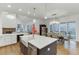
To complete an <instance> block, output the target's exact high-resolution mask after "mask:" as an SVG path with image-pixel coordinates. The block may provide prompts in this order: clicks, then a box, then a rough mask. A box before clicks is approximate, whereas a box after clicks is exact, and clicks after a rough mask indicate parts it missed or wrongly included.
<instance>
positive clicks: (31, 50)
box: [20, 42, 57, 55]
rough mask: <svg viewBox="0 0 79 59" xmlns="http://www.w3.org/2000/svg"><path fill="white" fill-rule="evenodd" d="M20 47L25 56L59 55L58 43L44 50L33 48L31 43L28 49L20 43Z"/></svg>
mask: <svg viewBox="0 0 79 59" xmlns="http://www.w3.org/2000/svg"><path fill="white" fill-rule="evenodd" d="M20 47H21V52H22V53H23V54H24V55H56V54H57V42H53V43H52V44H50V45H48V46H46V47H44V48H42V49H38V48H37V47H35V46H33V45H32V44H30V43H28V47H26V46H25V45H24V44H22V43H20Z"/></svg>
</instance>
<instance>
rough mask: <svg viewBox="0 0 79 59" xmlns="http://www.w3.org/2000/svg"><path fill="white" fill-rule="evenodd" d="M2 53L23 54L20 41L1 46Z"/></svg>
mask: <svg viewBox="0 0 79 59" xmlns="http://www.w3.org/2000/svg"><path fill="white" fill-rule="evenodd" d="M0 55H22V53H21V52H20V46H19V43H16V44H13V45H9V46H5V47H0Z"/></svg>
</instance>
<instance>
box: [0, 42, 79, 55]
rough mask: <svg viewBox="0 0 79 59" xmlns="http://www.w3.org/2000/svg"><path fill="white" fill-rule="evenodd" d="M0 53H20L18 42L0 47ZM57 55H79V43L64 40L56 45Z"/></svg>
mask: <svg viewBox="0 0 79 59" xmlns="http://www.w3.org/2000/svg"><path fill="white" fill-rule="evenodd" d="M0 55H22V53H21V51H20V45H19V43H16V44H14V45H10V46H5V47H0ZM57 55H79V43H78V42H75V41H70V43H69V42H68V41H65V43H64V44H58V45H57Z"/></svg>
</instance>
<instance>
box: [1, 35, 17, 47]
mask: <svg viewBox="0 0 79 59" xmlns="http://www.w3.org/2000/svg"><path fill="white" fill-rule="evenodd" d="M16 42H17V36H16V35H14V34H3V35H0V47H2V46H6V45H10V44H14V43H16Z"/></svg>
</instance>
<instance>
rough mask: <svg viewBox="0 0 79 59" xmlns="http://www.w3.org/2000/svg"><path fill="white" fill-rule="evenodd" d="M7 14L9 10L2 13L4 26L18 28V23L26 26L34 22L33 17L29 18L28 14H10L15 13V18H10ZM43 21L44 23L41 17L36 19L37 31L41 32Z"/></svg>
mask: <svg viewBox="0 0 79 59" xmlns="http://www.w3.org/2000/svg"><path fill="white" fill-rule="evenodd" d="M7 14H8V13H7V12H5V13H2V14H1V15H2V16H1V17H2V27H5V28H16V27H17V24H23V25H25V26H27V25H32V24H33V19H32V18H29V17H27V16H23V15H16V14H10V15H13V16H14V17H15V19H9V18H7V17H6V15H7ZM42 23H44V22H43V21H41V20H40V19H36V23H35V25H36V29H37V32H39V24H42ZM26 29H27V28H26Z"/></svg>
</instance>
